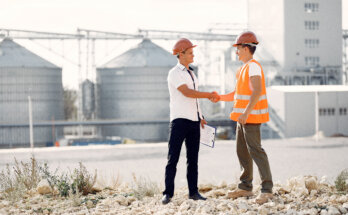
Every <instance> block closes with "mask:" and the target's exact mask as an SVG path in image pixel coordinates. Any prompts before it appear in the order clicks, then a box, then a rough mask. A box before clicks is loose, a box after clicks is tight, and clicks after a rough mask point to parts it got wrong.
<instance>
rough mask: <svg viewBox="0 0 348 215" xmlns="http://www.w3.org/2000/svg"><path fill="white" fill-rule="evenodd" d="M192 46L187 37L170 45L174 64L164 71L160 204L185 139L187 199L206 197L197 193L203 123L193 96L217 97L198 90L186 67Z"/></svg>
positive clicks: (171, 188)
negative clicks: (166, 127)
mask: <svg viewBox="0 0 348 215" xmlns="http://www.w3.org/2000/svg"><path fill="white" fill-rule="evenodd" d="M194 47H196V46H195V45H193V44H192V43H191V42H190V41H189V40H188V39H185V38H182V39H180V40H179V41H178V42H177V43H176V44H175V46H174V48H173V55H176V56H177V58H178V61H179V62H178V64H177V65H176V66H175V67H173V68H172V69H171V70H170V71H169V74H168V88H169V95H170V121H171V123H170V137H169V143H168V145H169V150H168V162H167V166H166V172H165V190H164V192H163V198H162V203H163V204H167V203H169V202H170V200H171V198H172V197H173V195H174V180H175V174H176V166H177V163H178V161H179V156H180V151H181V147H182V143H183V141H184V140H185V145H186V153H187V155H186V157H187V181H188V187H189V198H190V199H193V200H206V198H205V197H203V196H201V195H200V193H199V192H198V186H197V181H198V152H199V139H200V127H199V126H200V125H201V126H202V127H204V124H207V122H206V121H205V120H204V118H203V116H202V111H201V109H200V106H199V103H198V100H197V98H207V99H212V100H214V99H219V96H218V95H217V93H215V92H212V93H209V92H200V91H198V79H197V77H196V76H195V74H194V73H193V72H192V69H191V68H190V67H189V64H190V63H192V62H193V58H194V55H193V48H194Z"/></svg>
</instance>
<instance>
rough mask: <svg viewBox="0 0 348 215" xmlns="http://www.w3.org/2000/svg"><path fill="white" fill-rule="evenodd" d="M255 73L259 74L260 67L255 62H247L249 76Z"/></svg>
mask: <svg viewBox="0 0 348 215" xmlns="http://www.w3.org/2000/svg"><path fill="white" fill-rule="evenodd" d="M255 75H258V76H261V67H260V66H259V65H257V64H256V63H254V62H252V63H250V64H249V77H251V76H255Z"/></svg>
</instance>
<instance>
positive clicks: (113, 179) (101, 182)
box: [96, 173, 122, 190]
mask: <svg viewBox="0 0 348 215" xmlns="http://www.w3.org/2000/svg"><path fill="white" fill-rule="evenodd" d="M121 181H122V180H121V177H120V174H119V173H117V174H116V175H115V174H111V175H110V176H109V177H106V176H105V175H102V174H98V178H97V182H96V187H99V188H102V189H111V190H117V188H119V187H120V185H121Z"/></svg>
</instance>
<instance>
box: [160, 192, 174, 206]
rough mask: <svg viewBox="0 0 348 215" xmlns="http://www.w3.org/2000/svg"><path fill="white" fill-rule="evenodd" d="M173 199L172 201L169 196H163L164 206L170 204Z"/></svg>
mask: <svg viewBox="0 0 348 215" xmlns="http://www.w3.org/2000/svg"><path fill="white" fill-rule="evenodd" d="M171 199H172V198H171V197H169V195H168V194H165V195H163V197H162V204H164V205H166V204H168V203H169V202H170V200H171Z"/></svg>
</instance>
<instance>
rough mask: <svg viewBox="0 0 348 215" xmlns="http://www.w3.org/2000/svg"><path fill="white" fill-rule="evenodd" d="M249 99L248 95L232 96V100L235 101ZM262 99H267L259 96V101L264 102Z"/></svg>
mask: <svg viewBox="0 0 348 215" xmlns="http://www.w3.org/2000/svg"><path fill="white" fill-rule="evenodd" d="M250 97H251V96H249V95H239V94H235V95H234V99H235V100H237V99H239V100H250ZM264 99H267V96H266V95H262V96H260V98H259V101H261V100H264Z"/></svg>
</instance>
